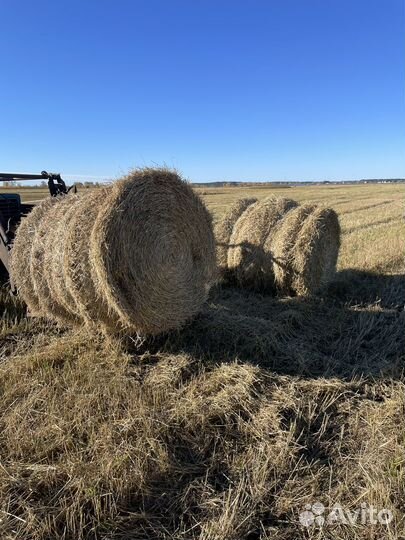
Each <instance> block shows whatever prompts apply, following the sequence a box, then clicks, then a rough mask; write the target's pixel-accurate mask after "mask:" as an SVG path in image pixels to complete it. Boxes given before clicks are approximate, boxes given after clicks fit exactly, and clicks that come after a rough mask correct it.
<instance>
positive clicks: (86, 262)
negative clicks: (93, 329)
mask: <svg viewBox="0 0 405 540" xmlns="http://www.w3.org/2000/svg"><path fill="white" fill-rule="evenodd" d="M109 192H110V188H101V189H99V190H97V191H90V192H87V193H84V194H83V195H82V196H81V198H80V200H79V201H78V203H77V204H76V206H75V208H74V211H73V214H72V216H71V219H70V224H69V227H68V229H67V233H66V247H65V249H64V252H63V271H64V275H65V278H66V288H67V289H68V290H69V291H70V294H71V295H72V297H73V299H74V302H75V304H76V307H77V309H78V311H79V314H80V316H81V317H82V319H83V320H84V322H85V323H87V324H89V325H91V326H92V325H98V324H101V325H102V327H103V328H105V329H109V330H113V329H114V330H119V328H120V324H119V322H118V316H117V315H114V313H111V308H110V307H109V306H108V304H107V301H106V299H105V298H104V297H103V296H99V295H98V294H97V291H96V286H95V283H94V280H95V279H96V277H97V276H96V273H95V272H94V270H93V268H92V267H91V264H90V259H89V253H90V237H91V230H92V228H93V225H94V222H95V220H96V218H97V214H98V211H99V208H100V205H101V204H102V203H103V202H104V201H106V200H107V199H108V195H109Z"/></svg>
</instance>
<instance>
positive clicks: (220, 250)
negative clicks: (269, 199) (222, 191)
mask: <svg viewBox="0 0 405 540" xmlns="http://www.w3.org/2000/svg"><path fill="white" fill-rule="evenodd" d="M256 202H257V199H255V198H250V199H240V200H238V201H236V202H235V203H234V204H233V205H232V206H231V207H230V208H229V210H228V211H227V212H226V213H225V214H224V215H223V216H222V218H221V219H220V220H219V221H218V223H217V224H216V225H215V229H214V231H215V239H216V242H217V264H218V269H219V271H220V272H221V273H224V272H226V269H227V268H228V248H229V240H230V238H231V235H232V231H233V228H234V226H235V223H236V222H237V221H238V219H239V218H240V216H241V215H242V214H243V213H244V212H245V210H246V209H247V208H248V206H250V205H251V204H253V203H256Z"/></svg>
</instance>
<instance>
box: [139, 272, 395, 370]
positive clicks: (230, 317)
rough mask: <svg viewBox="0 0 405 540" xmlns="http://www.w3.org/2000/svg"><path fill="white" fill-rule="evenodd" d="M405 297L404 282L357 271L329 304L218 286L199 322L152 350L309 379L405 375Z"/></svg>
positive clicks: (340, 283) (339, 283)
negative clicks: (260, 368)
mask: <svg viewBox="0 0 405 540" xmlns="http://www.w3.org/2000/svg"><path fill="white" fill-rule="evenodd" d="M339 290H340V291H342V293H341V294H339ZM404 299H405V283H404V279H403V276H375V275H373V274H367V273H365V272H356V271H344V272H340V273H339V274H338V275H337V279H336V281H335V282H333V283H332V285H331V287H330V291H329V294H328V295H327V296H325V297H323V298H316V297H314V298H311V299H303V298H298V297H296V298H291V297H286V298H282V299H276V298H274V297H271V296H263V295H260V294H257V293H254V292H251V291H244V290H240V289H237V288H233V287H218V288H217V289H215V290H214V291H212V294H211V297H210V301H209V303H208V305H207V306H206V308H205V309H204V310H203V312H202V313H201V314H200V315H199V316H198V317H197V319H196V320H195V321H194V322H193V323H191V324H189V325H188V326H186V327H185V328H184V329H183V330H181V331H178V332H175V333H171V334H168V335H166V336H164V337H160V338H157V339H156V340H154V341H150V342H147V344H146V346H147V347H148V350H151V349H154V348H155V347H156V346H157V348H158V349H159V350H164V351H166V352H179V351H182V352H187V353H191V354H193V355H196V356H198V357H200V358H202V359H204V360H205V361H214V362H215V363H219V362H223V361H235V360H238V361H242V362H248V363H251V364H254V365H259V366H261V367H266V368H269V369H271V370H272V371H274V372H276V373H279V374H288V375H297V376H301V377H302V376H303V377H307V378H317V377H340V378H343V379H347V380H349V379H351V378H352V377H353V376H372V377H385V376H391V377H400V376H401V375H402V372H403V369H404V360H405V358H404V357H405V354H404V351H405V332H404V324H405V314H404V308H403V306H404V303H405V302H404Z"/></svg>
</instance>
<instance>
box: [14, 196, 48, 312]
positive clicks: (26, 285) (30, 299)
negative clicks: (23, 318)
mask: <svg viewBox="0 0 405 540" xmlns="http://www.w3.org/2000/svg"><path fill="white" fill-rule="evenodd" d="M54 203H55V199H47V200H45V201H42V202H41V203H40V204H39V205H38V206H36V207H35V208H33V210H32V211H31V212H30V213H29V214H28V216H26V217H24V218H23V219H22V220H21V223H20V225H19V227H18V229H17V232H16V236H15V240H14V243H13V249H12V251H11V265H10V273H11V276H12V278H13V280H14V283H15V285H16V286H17V287H18V292H19V295H20V296H21V298H22V299H23V300H24V302H25V303H26V304H27V307H28V309H29V311H30V313H31V314H32V315H42V313H41V308H40V300H39V297H38V294H37V291H36V288H35V287H34V282H33V273H35V274H36V272H37V268H36V266H33V268H32V269H31V257H32V252H33V247H34V240H35V238H36V234H37V229H38V227H39V224H40V222H41V220H42V218H43V216H44V215H45V214H46V213H47V212H48V211H49V210H50V208H51V207H52V206H53V204H54Z"/></svg>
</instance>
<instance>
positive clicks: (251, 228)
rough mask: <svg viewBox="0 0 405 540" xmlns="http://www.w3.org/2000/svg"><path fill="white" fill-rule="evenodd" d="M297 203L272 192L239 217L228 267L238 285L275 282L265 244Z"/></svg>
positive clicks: (231, 240) (258, 286)
mask: <svg viewBox="0 0 405 540" xmlns="http://www.w3.org/2000/svg"><path fill="white" fill-rule="evenodd" d="M296 206H297V203H296V202H295V201H293V200H291V199H284V198H278V197H274V196H270V197H267V198H265V199H264V200H262V201H259V202H256V203H255V204H252V205H250V206H248V208H247V209H246V211H245V212H244V213H242V215H241V216H240V217H239V219H238V220H237V221H236V223H235V225H234V227H233V230H232V234H231V237H230V247H229V250H228V268H229V269H230V270H231V271H232V272H233V273H234V275H235V277H236V279H237V281H238V283H239V285H242V286H246V287H253V288H255V289H258V288H271V287H272V286H273V284H274V276H273V272H272V264H271V260H269V254H268V253H265V251H264V249H263V246H264V243H265V242H266V241H267V239H268V238H269V237H271V236H272V235H273V229H274V228H275V227H276V226H277V224H278V223H279V222H280V220H281V219H282V218H283V217H284V216H285V214H287V213H288V212H289V211H290V210H291V209H292V208H295V207H296Z"/></svg>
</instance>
